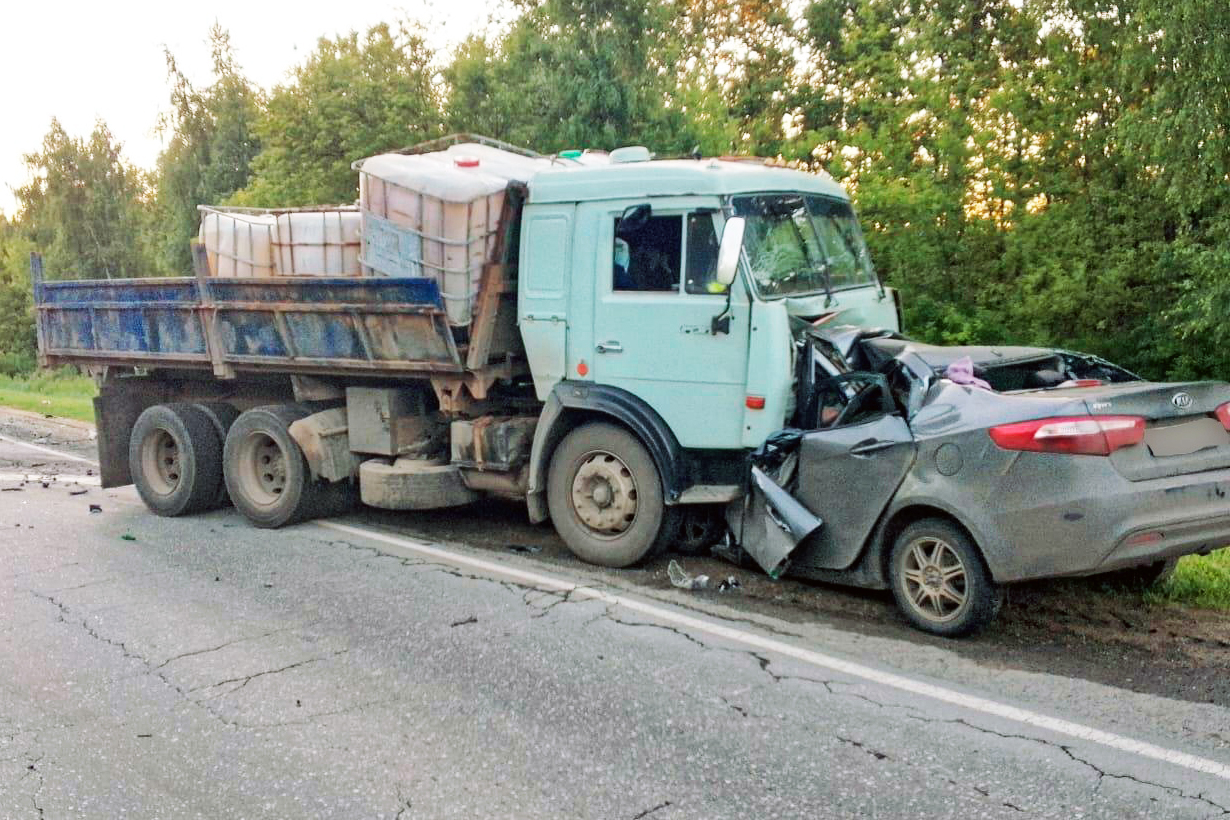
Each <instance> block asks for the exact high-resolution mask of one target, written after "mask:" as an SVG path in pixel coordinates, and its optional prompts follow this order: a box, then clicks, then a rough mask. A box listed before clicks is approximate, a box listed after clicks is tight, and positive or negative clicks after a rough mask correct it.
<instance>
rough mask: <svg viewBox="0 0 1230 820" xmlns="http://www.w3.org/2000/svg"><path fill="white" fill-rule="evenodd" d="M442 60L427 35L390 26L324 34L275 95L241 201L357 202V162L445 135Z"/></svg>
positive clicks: (260, 131)
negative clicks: (439, 80) (439, 85)
mask: <svg viewBox="0 0 1230 820" xmlns="http://www.w3.org/2000/svg"><path fill="white" fill-rule="evenodd" d="M432 57H433V54H432V52H431V51H430V49H429V48H428V47H427V45H426V43H425V42H424V41H423V38H422V37H421V36H420V35H419V34H417V33H415V32H413V31H411V30H410V29H408V28H407V27H405V26H402V27H400V28H398V29H396V30H393V29H391V28H390V27H389V26H388V25H386V24H383V23H382V24H380V25H377V26H374V27H373V28H371V29H369V30H368V31H367V32H366V33H365V34H363V35H362V36H360V35H359V34H358V33H351V34H349V35H346V36H341V37H338V38H336V39H328V38H322V39H321V40H320V41H319V42H318V43H317V46H316V51H315V52H314V53H313V54H312V55H311V56H310V57H308V59H307V61H306V62H305V63H304V64H303V65H301V66H299V67H298V68H296V69H295V71H294V74H293V76H292V80H291V82H290V83H289V84H287V85H283V86H278V87H277V88H275V89H274V90H273V92H272V93H271V94H270V96H269V101H268V104H267V106H266V113H265V116H264V118H263V119H262V120H261V121H260V124H259V126H258V128H257V129H256V131H257V135H258V137H259V139H260V145H261V148H260V153H259V154H257V156H256V158H255V160H254V161H253V163H252V172H253V174H252V179H251V181H250V183H249V184H248V186H247V187H246V188H244V189H243V190H242V191H241V192H239V194H237V195H236V197H235V202H237V203H238V204H242V205H252V206H259V207H274V206H290V205H314V204H327V203H340V202H350V201H353V200H354V199H355V198H356V197H357V196H358V190H357V181H356V175H355V173H354V171H352V170H351V168H350V164H351V163H352V162H354V161H355V160H357V159H360V158H362V157H366V156H371V155H373V154H378V153H380V152H382V151H391V150H396V149H398V148H403V147H405V146H407V145H410V144H413V143H416V142H420V141H422V140H425V139H430V138H432V137H436V136H439V134H440V105H439V99H438V96H437V93H436V88H435V84H434V82H433V70H432V68H431V60H432Z"/></svg>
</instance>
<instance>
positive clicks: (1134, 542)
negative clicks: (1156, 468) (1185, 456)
mask: <svg viewBox="0 0 1230 820" xmlns="http://www.w3.org/2000/svg"><path fill="white" fill-rule="evenodd" d="M1099 461H1100V459H1099ZM1104 463H1105V462H1103V464H1104ZM1091 466H1092V465H1091ZM1091 478H1092V476H1091ZM1073 486H1074V485H1072V484H1069V483H1066V482H1056V483H1054V484H1053V485H1052V486H1051V487H1047V488H1045V489H1043V488H1042V487H1038V486H1034V487H1033V488H1032V490H1033V491H1032V492H1030V493H1029V494H1028V495H1029V498H1030V501H1031V502H1032V503H1030V504H1024V505H1020V506H1015V507H1013V508H1010V509H1006V510H1005V509H1001V510H995V511H990V512H989V513H988V514H987V515H985V516H984V517H983V518H982V520H981V521H979V522H978V525H979V526H976V527H973V528H972V529H975V530H983V531H982V532H981V533H977V536H979V540H980V541H982V542H983V543H984V544H985V546H984V550H985V551H986V552H987V558H988V563H989V564H990V569H991V572H992V575H993V576H994V577H995V579H996V580H997V581H1022V580H1027V579H1031V578H1046V577H1052V576H1061V575H1092V574H1095V573H1099V572H1109V571H1112V570H1116V569H1121V568H1124V567H1130V566H1136V565H1140V564H1147V563H1151V562H1153V561H1158V560H1161V559H1164V558H1172V557H1175V556H1180V555H1188V554H1191V553H1197V552H1209V551H1211V550H1214V549H1218V548H1220V547H1223V546H1228V545H1230V470H1213V471H1209V472H1205V473H1195V474H1190V475H1182V476H1172V477H1168V478H1159V479H1153V480H1149V481H1127V480H1126V479H1122V478H1119V477H1117V476H1116V477H1114V478H1112V477H1110V476H1108V475H1107V474H1106V473H1103V474H1102V475H1100V476H1098V477H1097V480H1092V481H1090V482H1089V483H1086V484H1084V485H1083V487H1082V489H1083V492H1076V493H1073V492H1072V490H1073ZM1065 491H1066V492H1065ZM987 547H989V549H987Z"/></svg>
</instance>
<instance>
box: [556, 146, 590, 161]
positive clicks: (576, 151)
mask: <svg viewBox="0 0 1230 820" xmlns="http://www.w3.org/2000/svg"><path fill="white" fill-rule="evenodd" d="M583 153H585V152H584V151H582V150H581V149H580V148H569V149H568V150H567V151H560V152H559V156H560V158H561V159H580V158H581V154H583Z"/></svg>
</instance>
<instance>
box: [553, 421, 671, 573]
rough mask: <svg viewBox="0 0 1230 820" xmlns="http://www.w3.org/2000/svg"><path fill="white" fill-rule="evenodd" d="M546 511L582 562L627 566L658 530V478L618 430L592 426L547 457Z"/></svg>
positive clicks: (639, 448) (641, 450)
mask: <svg viewBox="0 0 1230 820" xmlns="http://www.w3.org/2000/svg"><path fill="white" fill-rule="evenodd" d="M547 507H548V509H549V510H550V512H551V520H552V521H553V522H554V524H555V529H556V531H557V532H558V533H559V534H560V537H561V538H563V539H564V543H565V544H567V545H568V549H570V550H572V552H573V554H574V555H576V556H577V557H578V558H580V559H581V560H583V561H588V562H590V563H591V564H600V565H602V566H604V567H627V566H631V565H633V564H635V563H636V562H637V561H639V560H641V559H642V558H644V557H645V555H646V554H647V553H649V552H650V550H651V549H653V547H654V546H655V542H656V540H657V538H658V533H659V532H660V531H661V529H662V523H663V517H664V512H665V508H666V507H665V504H664V502H663V497H662V480H661V479H660V478H659V477H658V468H657V466H656V465H655V464H654V463H653V458H652V457H651V456H650V455H649V451H648V450H646V449H645V446H644V445H643V444H641V442H640V441H639V440H638V439H637V438H636V436H634V435H632V434H631V433H629V432H628V431H627V430H625V429H623V428H622V427H616V426H615V425H613V424H604V423H594V424H586V425H584V426H581V427H578V428H577V429H575V430H573V431H572V432H570V433H569V434H568V435H567V436H565V437H564V440H563V441H561V442H560V444H559V447H558V448H556V450H555V453H554V455H552V457H551V467H550V469H549V471H548V474H547Z"/></svg>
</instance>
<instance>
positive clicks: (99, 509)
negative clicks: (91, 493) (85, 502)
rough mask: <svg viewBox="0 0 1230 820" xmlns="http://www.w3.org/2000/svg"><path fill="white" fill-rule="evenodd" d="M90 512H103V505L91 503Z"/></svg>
mask: <svg viewBox="0 0 1230 820" xmlns="http://www.w3.org/2000/svg"><path fill="white" fill-rule="evenodd" d="M90 512H92V513H100V512H102V507H100V506H99V505H97V504H91V505H90Z"/></svg>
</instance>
